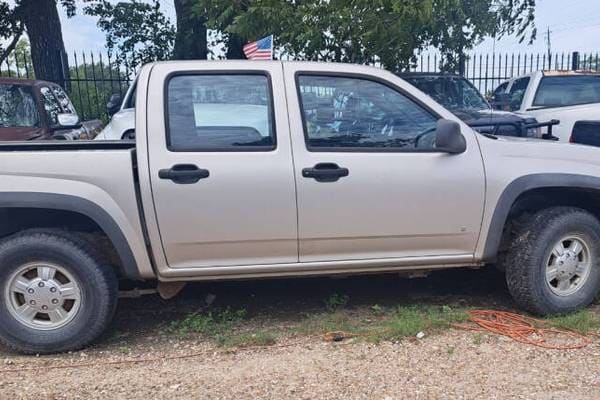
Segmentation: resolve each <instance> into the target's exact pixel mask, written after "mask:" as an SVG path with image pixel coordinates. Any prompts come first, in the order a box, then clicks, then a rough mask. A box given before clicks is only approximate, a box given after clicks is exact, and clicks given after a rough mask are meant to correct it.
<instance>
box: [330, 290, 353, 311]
mask: <svg viewBox="0 0 600 400" xmlns="http://www.w3.org/2000/svg"><path fill="white" fill-rule="evenodd" d="M349 300H350V298H349V297H348V296H347V295H345V294H344V295H340V294H337V293H334V294H332V295H331V296H329V297H328V298H326V299H325V308H327V310H328V311H329V312H333V311H336V310H339V309H340V308H344V307H346V305H347V304H348V301H349Z"/></svg>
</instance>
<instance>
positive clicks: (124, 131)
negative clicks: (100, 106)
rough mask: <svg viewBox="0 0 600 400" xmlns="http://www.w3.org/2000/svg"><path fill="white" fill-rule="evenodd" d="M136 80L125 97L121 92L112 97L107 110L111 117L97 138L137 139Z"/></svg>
mask: <svg viewBox="0 0 600 400" xmlns="http://www.w3.org/2000/svg"><path fill="white" fill-rule="evenodd" d="M135 82H136V81H134V83H133V84H132V85H131V86H130V87H129V89H127V92H126V93H125V98H124V99H122V98H121V95H120V94H113V95H112V96H111V97H110V100H109V101H108V103H107V104H106V112H107V114H108V115H109V116H110V117H111V119H110V122H109V123H108V124H107V125H106V126H105V127H104V129H103V130H102V131H101V132H100V133H99V134H98V136H96V140H121V139H135V92H136V90H135V88H136V84H135Z"/></svg>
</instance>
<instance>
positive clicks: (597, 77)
mask: <svg viewBox="0 0 600 400" xmlns="http://www.w3.org/2000/svg"><path fill="white" fill-rule="evenodd" d="M590 76H595V77H596V79H600V76H597V75H590ZM580 77H586V78H587V77H588V76H586V75H573V76H542V78H541V79H540V83H538V86H537V89H536V91H535V95H534V96H533V101H532V102H531V108H529V109H528V110H527V111H533V110H546V109H552V108H565V107H577V106H585V105H590V104H598V103H600V101H587V102H585V103H576V104H566V105H563V106H559V105H553V106H540V105H536V104H535V101H536V99H537V98H538V95H539V93H540V89H541V87H542V82H543V81H544V80H545V79H552V78H567V79H571V78H580Z"/></svg>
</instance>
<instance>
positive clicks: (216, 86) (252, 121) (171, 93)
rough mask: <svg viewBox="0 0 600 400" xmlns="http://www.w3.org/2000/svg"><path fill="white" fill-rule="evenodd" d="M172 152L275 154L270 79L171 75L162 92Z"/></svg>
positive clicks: (209, 75)
mask: <svg viewBox="0 0 600 400" xmlns="http://www.w3.org/2000/svg"><path fill="white" fill-rule="evenodd" d="M167 124H168V129H167V146H168V148H169V150H171V151H268V150H272V149H274V148H275V132H274V127H273V104H272V100H271V88H270V83H269V78H268V77H267V76H266V75H259V74H247V75H242V74H239V75H238V74H202V75H200V74H199V75H188V74H186V75H176V76H174V77H172V78H171V79H170V80H169V82H168V89H167Z"/></svg>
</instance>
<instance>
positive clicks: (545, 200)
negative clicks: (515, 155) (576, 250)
mask: <svg viewBox="0 0 600 400" xmlns="http://www.w3.org/2000/svg"><path fill="white" fill-rule="evenodd" d="M555 206H571V207H579V208H582V209H584V210H586V211H588V212H590V213H592V214H593V215H595V216H596V217H597V218H598V219H599V220H600V178H597V177H593V176H588V175H577V174H534V175H526V176H523V177H521V178H518V179H516V180H514V181H512V182H511V183H510V184H509V185H508V186H507V187H506V188H505V189H504V191H503V192H502V194H501V195H500V197H499V199H498V202H497V204H496V207H495V209H494V213H493V215H492V219H491V222H490V226H489V229H488V233H487V237H486V242H485V246H484V250H483V256H482V259H483V261H486V262H494V261H495V260H496V255H497V254H498V252H499V251H500V250H502V245H503V243H505V242H506V239H507V238H508V234H509V233H510V227H511V221H513V220H514V219H515V218H516V217H518V216H520V215H522V214H523V213H527V212H535V211H537V210H541V209H543V208H549V207H555Z"/></svg>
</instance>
